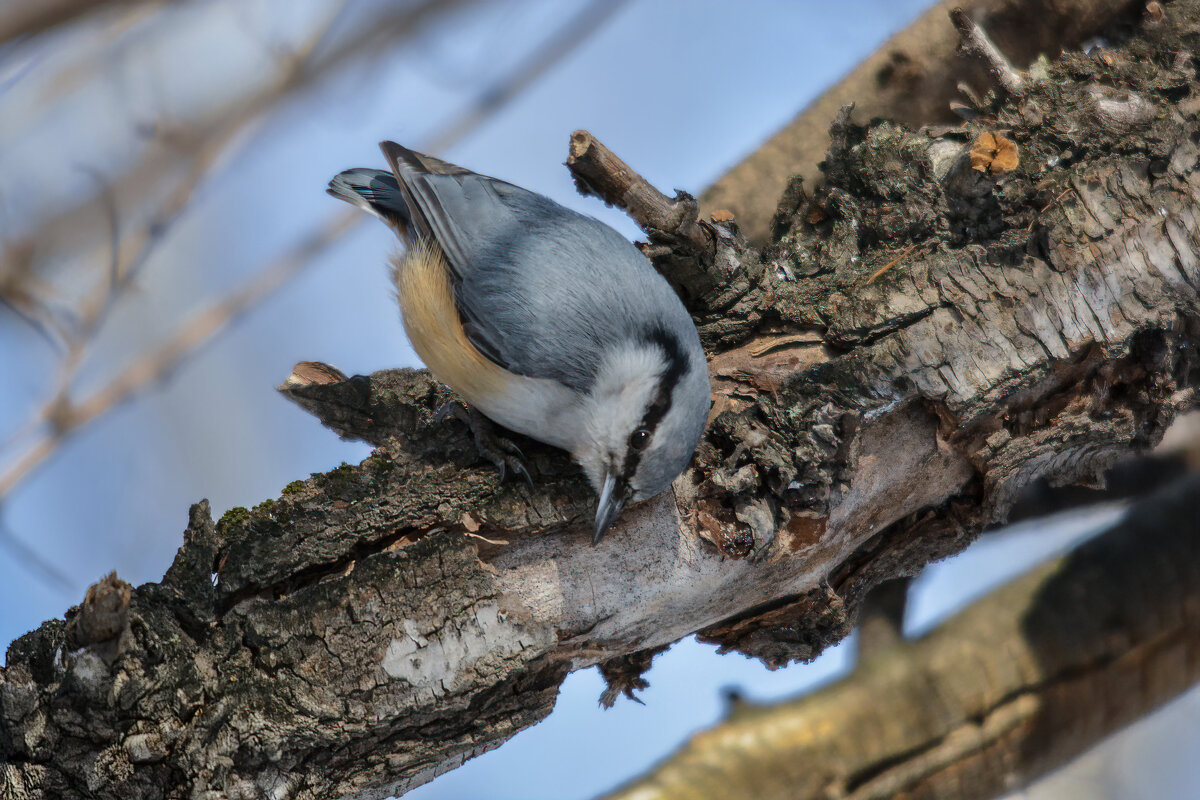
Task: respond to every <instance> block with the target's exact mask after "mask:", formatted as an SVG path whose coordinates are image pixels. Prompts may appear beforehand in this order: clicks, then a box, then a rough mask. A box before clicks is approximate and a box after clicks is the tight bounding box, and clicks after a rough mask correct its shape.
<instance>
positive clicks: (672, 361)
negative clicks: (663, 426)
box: [622, 326, 689, 482]
mask: <svg viewBox="0 0 1200 800" xmlns="http://www.w3.org/2000/svg"><path fill="white" fill-rule="evenodd" d="M642 339H643V341H645V342H646V343H648V344H653V345H656V346H658V347H659V348H660V349H661V350H662V351H663V356H664V357H665V360H666V362H667V368H666V369H665V370H663V374H662V375H661V376H659V379H658V386H656V387H655V390H654V400H653V401H651V403H650V405H649V406H648V407H647V408H646V413H645V414H644V415H643V416H642V421H641V423H639V424H638V426H637V427H636V428H634V434H633V435H631V436H630V438H629V444H630V447H629V453H628V455H627V456H626V458H625V469H624V470H623V471H622V477H623V478H624V479H625V481H626V482H628V481H629V480H630V479H632V478H633V476H634V474H635V473H636V472H637V468H638V464H639V463H641V460H642V453H643V452H644V446H643V447H642V448H638V447H633V436H634V435H636V434H637V432H638V431H642V430H645V431H648V432H649V433H650V436H651V437H653V436H654V432H655V431H656V430H657V429H658V424H659V423H660V422H662V420H663V417H665V416H666V415H667V412H668V411H670V410H671V389H672V388H673V387H674V386H675V384H677V383H678V382H679V379H680V378H682V377H683V376H684V375H685V374H687V371H688V368H689V364H688V361H687V358H686V357H684V355H683V348H682V347H681V346H680V345H679V339H677V338H676V337H675V335H674V334H673V333H671V332H670V331H668V330H666V329H665V328H661V327H657V326H656V327H654V328H651V329H650V330H648V331H646V332H645V333H644V334H643V336H642ZM647 441H649V439H647Z"/></svg>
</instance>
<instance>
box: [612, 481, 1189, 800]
mask: <svg viewBox="0 0 1200 800" xmlns="http://www.w3.org/2000/svg"><path fill="white" fill-rule="evenodd" d="M1197 520H1200V478H1197V477H1195V476H1192V477H1188V478H1185V479H1183V480H1181V481H1179V482H1177V483H1175V484H1174V485H1172V486H1170V487H1167V488H1165V489H1163V490H1160V491H1159V492H1157V493H1156V494H1155V495H1153V496H1151V497H1149V498H1147V499H1146V500H1145V501H1143V502H1141V503H1139V504H1137V505H1135V506H1134V507H1133V508H1132V509H1131V510H1130V512H1129V514H1128V515H1127V516H1126V518H1125V521H1124V522H1122V523H1121V524H1119V525H1118V526H1117V527H1115V528H1114V529H1113V530H1111V531H1109V532H1107V533H1105V534H1104V535H1102V536H1100V537H1099V538H1097V539H1095V540H1093V541H1091V542H1089V543H1087V544H1086V545H1084V546H1083V547H1080V548H1079V549H1078V550H1077V551H1075V552H1073V553H1071V554H1070V555H1069V556H1067V557H1065V558H1062V559H1059V560H1057V561H1055V562H1052V563H1049V564H1045V565H1043V566H1041V567H1039V568H1038V569H1036V570H1034V571H1033V572H1032V573H1031V574H1029V575H1026V576H1025V577H1023V578H1020V579H1019V580H1017V581H1014V582H1013V583H1011V584H1009V585H1008V586H1005V587H1003V588H1001V589H999V590H997V591H995V592H993V593H992V594H990V595H988V596H987V597H985V598H984V599H982V600H979V601H977V602H976V603H974V604H972V605H971V606H970V607H969V608H968V609H966V610H965V611H963V612H961V613H959V614H958V615H957V616H956V617H955V618H953V619H951V620H950V621H948V622H946V623H945V624H943V625H942V626H941V627H940V628H938V629H937V630H936V631H935V632H934V633H932V634H930V635H928V636H926V637H925V638H923V639H921V640H918V641H915V642H910V643H903V644H898V645H894V646H893V647H891V648H889V649H887V650H883V651H880V652H876V653H873V654H872V655H871V656H869V657H867V658H865V659H864V660H863V661H862V662H860V665H859V668H858V669H857V671H856V672H855V673H854V674H853V675H851V676H850V677H849V678H847V679H846V680H844V681H841V682H840V683H837V684H835V685H833V686H831V687H829V688H828V689H824V690H822V691H820V692H817V693H816V694H813V695H810V696H808V697H804V698H802V699H800V700H797V701H793V702H790V703H784V704H781V705H777V706H752V705H747V704H744V703H742V704H739V705H738V706H737V707H736V708H735V709H734V710H733V712H732V713H731V715H730V717H729V719H728V720H726V721H725V722H724V723H722V724H721V725H718V726H717V727H715V728H713V729H711V730H708V731H704V732H703V733H700V734H697V735H696V736H695V738H693V739H692V741H691V742H689V743H688V744H687V745H686V746H685V747H684V748H683V749H682V750H680V751H679V752H678V753H677V754H675V755H674V756H672V757H671V758H670V759H668V760H667V761H666V762H664V763H663V764H661V765H659V766H657V767H655V768H654V770H653V771H652V772H651V773H650V774H648V775H647V776H646V777H645V778H642V779H639V780H637V781H634V782H633V783H631V784H630V785H628V786H626V787H624V788H623V789H621V790H620V791H618V792H615V793H614V794H612V795H611V796H610V798H611V800H633V798H637V800H666V799H667V798H670V800H701V799H702V798H729V797H754V798H756V799H757V800H771V798H789V799H790V800H808V799H809V798H811V799H812V800H818V798H819V799H820V800H828V798H843V800H890V798H899V797H903V798H905V800H937V799H938V798H955V800H990V798H993V797H997V796H999V795H1001V794H1003V793H1005V792H1011V791H1013V790H1015V789H1017V788H1019V787H1020V786H1023V785H1025V784H1027V783H1028V782H1030V781H1032V780H1033V779H1034V778H1037V777H1038V776H1040V775H1042V774H1044V773H1045V772H1047V771H1048V770H1049V769H1051V768H1053V767H1056V766H1058V765H1060V764H1062V763H1064V762H1065V761H1066V760H1068V759H1070V758H1072V757H1074V756H1076V755H1078V754H1079V753H1080V752H1082V751H1083V750H1084V749H1086V748H1087V747H1089V746H1091V745H1093V744H1095V743H1096V742H1097V741H1099V740H1100V739H1101V738H1102V737H1104V736H1106V735H1108V734H1110V733H1112V732H1113V731H1115V730H1117V729H1118V728H1120V727H1121V726H1123V725H1126V724H1128V723H1129V722H1131V721H1133V720H1135V719H1137V718H1138V717H1140V716H1142V715H1144V714H1146V713H1148V712H1149V711H1151V710H1153V709H1154V708H1156V707H1157V706H1159V705H1160V704H1162V703H1163V702H1165V701H1167V700H1169V699H1170V698H1172V697H1174V696H1175V695H1176V694H1178V693H1180V692H1182V691H1183V690H1185V689H1187V688H1188V687H1189V686H1191V685H1192V684H1194V683H1195V682H1196V681H1197V680H1200V533H1198V532H1197Z"/></svg>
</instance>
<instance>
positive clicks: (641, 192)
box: [567, 130, 712, 252]
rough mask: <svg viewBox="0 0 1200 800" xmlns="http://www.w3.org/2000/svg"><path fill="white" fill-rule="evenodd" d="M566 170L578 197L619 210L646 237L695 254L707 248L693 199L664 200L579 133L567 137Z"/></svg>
mask: <svg viewBox="0 0 1200 800" xmlns="http://www.w3.org/2000/svg"><path fill="white" fill-rule="evenodd" d="M567 168H568V169H569V170H571V175H572V176H574V178H575V188H576V189H578V190H579V192H580V194H583V195H593V196H595V197H598V198H600V199H601V200H603V201H604V202H605V203H608V204H609V205H615V206H617V207H618V208H621V209H623V210H624V211H625V212H626V213H628V214H629V216H630V217H632V218H633V221H634V222H636V223H637V224H638V225H639V226H640V227H641V228H642V230H644V231H646V232H647V234H650V233H652V232H657V233H665V234H669V235H671V236H674V237H677V238H678V239H679V240H680V241H681V242H683V243H686V244H688V245H690V246H691V247H692V248H693V249H694V250H695V251H696V252H703V251H705V250H708V249H710V248H711V246H712V242H711V240H710V239H709V237H708V234H706V233H705V232H704V230H703V229H702V228H701V227H700V224H699V212H698V208H697V205H696V200H695V198H693V197H691V196H690V195H687V194H678V195H676V196H675V197H674V198H671V197H667V196H666V195H665V194H663V193H662V192H660V191H659V190H658V189H656V188H655V187H654V186H653V185H652V184H651V183H650V182H649V181H647V180H646V179H645V178H643V177H642V176H641V175H639V174H638V173H637V171H636V170H634V169H633V167H631V166H629V165H628V164H626V163H625V162H624V161H623V160H621V158H620V157H618V156H617V154H616V153H614V152H613V151H612V150H609V149H608V148H607V147H606V146H605V145H604V143H602V142H601V141H600V140H599V139H597V138H596V137H595V136H593V135H592V134H591V133H589V132H587V131H583V130H579V131H575V132H574V133H572V134H571V144H570V153H569V155H568V156H567Z"/></svg>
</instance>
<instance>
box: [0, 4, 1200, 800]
mask: <svg viewBox="0 0 1200 800" xmlns="http://www.w3.org/2000/svg"><path fill="white" fill-rule="evenodd" d="M1198 19H1200V0H1180V1H1179V2H1177V3H1174V4H1171V5H1169V6H1168V7H1167V11H1166V13H1165V15H1164V16H1163V17H1162V18H1160V19H1156V20H1153V21H1151V22H1148V23H1147V24H1146V25H1145V26H1144V27H1143V28H1142V30H1141V31H1140V33H1139V34H1138V36H1137V37H1135V38H1134V39H1132V40H1131V41H1129V42H1128V43H1127V45H1126V46H1125V47H1124V48H1123V49H1114V50H1106V51H1103V52H1102V53H1099V54H1096V55H1094V56H1082V55H1071V56H1067V57H1065V58H1064V59H1062V60H1060V61H1059V62H1057V63H1055V64H1053V65H1050V66H1047V67H1046V68H1045V70H1044V72H1035V73H1032V74H1031V75H1030V76H1029V77H1028V79H1027V80H1026V81H1025V85H1024V90H1023V93H1022V95H1021V97H1020V98H1017V99H1014V100H1010V101H1007V102H1000V101H999V100H997V101H994V102H993V101H988V104H987V105H986V106H983V107H981V109H980V114H979V118H978V120H977V121H976V122H975V123H973V124H971V125H969V126H967V127H965V128H963V129H955V130H950V131H941V130H925V131H919V132H912V131H908V130H905V129H903V128H901V127H899V126H897V125H895V124H891V123H877V124H874V125H871V126H868V127H860V126H857V125H855V124H853V123H852V122H851V121H850V120H849V118H848V117H847V116H845V115H843V116H842V117H840V118H839V119H838V120H837V121H836V122H835V125H834V127H833V130H832V142H831V148H830V153H829V157H828V160H827V179H828V184H827V188H826V190H825V191H824V192H823V193H822V194H820V195H819V196H816V197H814V198H810V199H809V200H808V201H806V202H805V203H803V204H802V205H801V206H798V207H796V208H795V209H794V210H793V212H792V213H791V214H790V215H789V216H788V219H787V221H786V224H784V225H782V227H781V233H782V235H781V238H780V239H779V240H778V241H777V242H775V243H774V244H773V245H772V246H771V247H769V248H767V249H765V250H763V251H757V250H755V249H753V248H751V247H749V246H748V245H747V244H746V242H745V241H744V240H743V239H742V237H741V235H740V234H739V233H738V230H737V226H736V225H735V224H733V223H731V222H729V221H728V220H725V219H722V218H720V217H717V218H710V220H707V221H703V222H701V221H697V220H694V219H693V220H691V223H690V224H694V225H698V226H699V230H700V232H701V233H702V234H703V235H702V237H700V238H697V237H695V236H691V235H688V236H686V237H683V239H685V240H686V241H684V240H681V239H680V235H681V234H682V233H683V231H682V230H676V231H665V232H664V231H662V230H661V229H657V228H656V229H655V233H654V234H653V235H652V237H651V238H652V240H653V239H654V238H655V237H657V236H659V234H663V233H665V234H668V235H667V236H666V238H665V239H663V240H662V241H665V242H668V243H669V244H668V245H665V246H661V247H657V248H651V249H650V250H649V251H648V255H650V256H651V258H652V259H653V260H654V261H655V263H656V264H657V265H658V266H659V267H660V268H661V269H662V270H663V271H664V273H665V274H667V275H668V277H669V278H670V279H671V280H672V281H673V282H674V283H675V284H676V285H677V286H679V287H680V289H681V292H682V293H683V294H684V296H685V297H686V298H687V300H688V302H689V307H690V308H691V310H692V311H693V313H694V315H695V317H696V319H697V322H698V326H699V328H700V330H701V335H702V338H703V340H704V342H705V345H706V347H707V348H708V349H709V352H710V356H711V367H712V371H713V377H714V385H715V389H716V392H717V397H716V403H715V406H714V411H713V416H712V419H711V422H710V425H709V431H708V434H707V436H706V438H705V440H704V442H703V443H702V445H701V447H700V450H699V452H698V454H697V457H696V460H695V463H694V465H693V467H692V469H690V470H689V471H688V472H687V473H685V475H684V476H682V477H681V478H680V479H679V480H678V481H677V482H676V484H675V487H674V491H673V492H669V493H667V494H665V495H663V496H660V497H658V498H655V499H653V500H651V501H648V502H646V503H643V504H641V505H639V506H637V507H632V508H630V509H628V510H627V511H626V514H625V516H624V518H623V520H622V522H621V523H620V524H619V525H618V527H617V528H616V529H615V530H614V531H613V532H612V533H611V534H610V535H609V536H608V537H606V538H605V539H604V540H603V541H602V542H601V543H600V545H599V546H597V547H593V546H591V543H590V541H591V536H590V525H589V522H588V521H589V519H590V517H591V513H592V507H591V505H592V497H591V492H590V491H588V489H587V487H586V484H585V482H584V481H583V480H582V479H581V477H580V476H579V475H578V473H577V470H576V468H575V467H574V466H573V465H572V464H571V463H570V462H569V460H568V459H567V457H566V456H565V455H564V454H562V453H560V452H557V451H554V450H552V449H550V448H547V447H543V446H540V445H538V444H537V443H534V442H523V443H522V447H523V449H524V450H525V452H526V454H527V455H528V456H529V461H530V466H531V468H532V469H533V471H534V473H535V474H536V475H537V478H538V486H537V489H536V490H529V489H527V488H525V487H523V486H518V485H503V486H497V485H496V482H495V478H494V473H493V472H492V471H491V470H490V469H487V468H484V467H480V466H479V465H478V464H475V451H474V448H473V446H472V445H471V443H470V440H469V439H468V438H467V437H466V436H465V435H464V432H463V431H462V430H461V429H459V428H458V427H456V426H455V424H454V423H447V424H444V425H433V424H431V418H432V415H433V411H434V409H436V408H437V407H438V406H439V405H440V404H441V402H442V401H443V400H444V399H446V397H447V394H446V392H445V390H444V389H442V388H440V387H438V386H437V385H436V384H435V383H434V382H433V381H432V380H431V379H430V378H429V377H428V376H427V375H426V374H425V373H423V372H416V371H411V370H389V371H384V372H381V373H376V374H375V375H372V376H366V377H363V376H357V377H354V378H349V379H343V378H344V376H343V375H341V373H339V372H338V371H337V370H334V369H332V368H327V367H323V366H314V365H311V364H310V365H308V366H307V367H305V368H302V369H298V370H297V372H296V373H295V374H294V375H293V379H292V380H290V381H289V383H288V384H285V386H284V387H282V390H283V391H284V392H285V394H287V396H289V397H291V398H292V399H294V400H296V402H298V403H300V404H301V405H302V406H304V407H305V408H307V409H308V410H310V411H312V412H313V413H314V414H316V415H317V416H318V417H320V418H321V419H322V420H323V421H324V422H326V424H328V425H329V426H330V427H331V428H333V429H334V430H335V431H337V432H338V433H339V434H341V435H344V436H351V437H358V438H362V439H365V440H367V441H370V442H372V443H373V444H375V445H377V449H376V451H375V452H374V453H373V454H372V455H371V457H369V458H368V459H366V460H365V461H364V462H363V463H362V464H359V465H356V466H349V465H344V466H342V467H340V468H338V469H335V470H333V471H331V472H329V473H326V474H323V475H314V476H313V477H312V478H310V479H309V480H307V481H303V482H296V483H295V484H292V485H290V486H289V487H287V488H286V489H285V490H284V493H283V494H282V495H281V496H280V497H279V498H278V499H275V500H269V501H266V502H264V503H263V504H261V505H259V506H257V507H255V508H254V509H252V510H246V509H234V510H232V511H231V512H229V513H227V514H226V515H225V516H224V517H222V519H221V521H220V522H218V523H217V524H215V525H214V524H213V523H212V521H211V519H210V518H209V515H208V510H207V506H206V505H204V504H200V505H197V506H196V507H195V508H193V510H192V515H191V520H190V524H189V527H188V530H187V532H186V534H185V542H184V545H183V546H182V547H181V549H180V551H179V554H178V556H177V557H176V560H175V563H174V564H173V565H172V567H171V569H170V570H169V571H168V572H167V575H166V576H165V578H164V580H163V581H162V582H161V583H157V584H147V585H144V586H141V587H138V588H136V589H135V590H133V592H132V596H131V599H130V601H129V605H128V608H127V610H126V620H127V631H126V632H125V633H124V634H122V638H121V642H122V644H121V647H120V648H119V653H118V654H117V655H116V656H115V658H114V659H113V660H112V662H111V663H108V662H106V661H105V660H104V659H102V658H100V657H99V656H98V655H97V653H96V651H95V647H93V646H92V645H87V644H81V643H79V642H73V641H72V640H71V639H70V638H69V636H68V631H69V630H70V629H71V628H72V626H74V625H75V624H76V623H75V619H76V617H77V615H78V614H79V613H81V612H79V611H78V610H76V609H72V610H71V611H69V612H68V613H67V615H66V618H65V620H54V621H50V622H47V623H45V624H44V625H43V626H42V627H41V628H39V629H38V630H36V631H34V632H32V633H30V634H27V635H26V636H24V637H22V638H21V639H19V640H17V641H16V642H14V644H13V646H12V647H11V648H10V650H9V654H8V662H7V666H6V667H5V668H4V669H3V671H0V763H2V765H0V787H3V788H2V789H0V791H2V792H3V793H4V796H13V797H85V796H86V797H100V798H118V797H119V798H122V800H132V799H133V798H143V797H144V798H159V797H170V798H176V797H200V798H205V800H223V799H224V798H242V797H260V796H264V795H265V796H269V797H272V798H277V799H278V800H285V799H288V800H291V799H293V798H295V799H299V798H305V799H307V798H329V797H353V798H375V797H384V796H387V795H388V794H390V793H399V792H403V791H404V790H406V789H408V788H410V787H412V786H415V785H418V784H420V783H422V782H424V781H426V780H428V779H430V778H431V777H433V776H434V775H436V774H438V773H440V772H443V771H445V770H447V769H451V768H453V767H454V766H457V765H458V764H459V763H461V762H462V761H463V760H465V759H466V758H469V757H471V756H473V755H476V754H478V753H480V752H483V751H484V750H487V749H489V748H492V747H495V746H497V745H498V744H500V743H501V742H503V741H504V740H505V739H506V738H508V737H509V736H511V735H512V734H513V733H515V732H516V731H518V730H520V729H521V728H523V727H526V726H528V725H531V724H533V723H534V722H536V721H537V720H539V719H541V718H542V717H543V716H545V714H547V713H549V711H550V709H551V708H552V706H553V702H554V696H555V693H556V691H557V686H558V684H559V682H560V681H561V680H562V678H563V677H564V676H565V675H566V673H567V672H568V671H570V670H572V669H580V668H583V667H587V666H590V665H594V664H602V663H608V664H609V667H608V672H609V673H610V674H612V675H617V676H619V677H620V682H621V685H618V686H617V690H618V691H621V690H623V689H624V688H625V687H626V686H635V685H636V682H637V680H638V676H637V674H636V673H637V670H638V669H639V668H640V665H644V664H645V663H648V661H649V658H648V657H647V656H645V655H640V656H639V655H637V654H639V653H644V652H645V651H651V650H654V649H656V648H660V647H662V646H665V645H668V644H670V643H671V642H674V641H676V640H677V639H679V638H680V637H682V636H685V635H687V634H690V633H693V632H700V634H701V636H702V637H704V638H705V639H707V640H709V641H713V642H716V643H718V644H720V645H721V646H722V648H723V649H725V650H737V651H740V652H743V653H746V654H748V655H753V656H756V657H759V658H761V659H763V660H764V661H765V662H766V663H767V664H768V665H770V666H772V667H778V666H782V665H784V664H786V663H789V662H790V661H794V660H803V659H807V658H811V657H813V656H815V655H816V654H817V653H819V652H820V651H821V650H822V649H823V648H824V647H826V646H828V645H830V644H832V643H833V642H836V641H837V640H839V639H840V638H841V637H843V636H844V635H845V634H846V633H847V632H848V631H849V629H850V628H851V626H852V624H853V621H854V618H855V615H856V613H857V608H858V605H859V603H860V602H861V599H862V597H863V596H864V595H865V594H866V593H867V592H868V591H870V589H871V588H872V587H873V586H874V585H876V584H878V583H880V582H882V581H885V580H890V579H893V578H897V577H902V576H906V575H912V574H915V573H916V572H917V571H919V570H920V569H921V567H922V566H923V565H924V564H926V563H928V562H929V561H930V560H931V559H934V558H941V557H944V556H946V555H948V554H950V553H953V552H955V551H957V550H959V549H961V548H962V547H963V546H965V545H966V544H967V543H968V542H969V541H970V540H971V538H972V537H973V536H974V535H976V534H977V533H978V531H979V530H981V529H982V527H983V526H985V525H987V524H989V523H992V522H995V521H998V520H1000V519H1002V518H1003V517H1004V515H1005V514H1006V513H1007V512H1008V509H1009V508H1010V506H1011V505H1012V504H1013V502H1014V500H1015V499H1016V498H1017V497H1018V496H1019V495H1020V493H1021V492H1022V490H1023V489H1024V488H1025V487H1026V486H1028V485H1030V484H1031V483H1033V482H1035V481H1049V482H1051V483H1078V482H1090V481H1095V480H1097V476H1098V475H1100V474H1101V472H1102V471H1103V470H1104V469H1105V468H1106V467H1107V466H1108V465H1110V464H1111V463H1112V462H1113V461H1114V460H1115V459H1116V458H1117V457H1119V456H1121V455H1123V454H1127V453H1130V452H1133V451H1137V450H1140V449H1144V448H1147V447H1149V446H1151V445H1153V444H1154V443H1155V442H1156V441H1157V440H1158V438H1159V437H1160V436H1161V434H1162V431H1163V429H1164V428H1165V427H1166V425H1167V424H1168V423H1169V422H1170V421H1171V419H1172V418H1173V416H1174V415H1175V414H1176V413H1177V412H1178V411H1180V410H1182V409H1185V408H1188V407H1191V406H1193V405H1195V404H1196V399H1195V387H1196V385H1197V383H1198V382H1200V371H1198V370H1197V361H1196V357H1195V355H1194V353H1195V348H1196V346H1197V344H1200V302H1198V297H1197V287H1198V286H1200V258H1198V257H1197V256H1196V252H1197V246H1196V244H1197V242H1196V237H1197V235H1198V234H1197V230H1198V226H1197V224H1196V223H1197V220H1196V217H1197V213H1200V212H1198V210H1197V204H1198V200H1200V172H1198V171H1197V161H1198V159H1200V151H1198V150H1197V147H1196V144H1195V141H1196V140H1197V139H1198V138H1200V118H1198V115H1200V104H1198V103H1197V102H1196V101H1195V99H1194V98H1196V97H1200V85H1198V84H1197V80H1196V74H1195V71H1194V70H1193V67H1192V62H1191V56H1190V55H1189V53H1190V51H1188V50H1187V45H1186V44H1185V43H1187V42H1191V41H1194V37H1195V36H1196V35H1197V33H1200V28H1198V27H1197V23H1196V22H1195V20H1198ZM1181 53H1184V54H1185V55H1182V56H1181V55H1180V54H1181ZM1147 107H1148V108H1151V109H1153V114H1148V113H1145V111H1144V109H1145V108H1147ZM998 130H1003V131H1005V134H1004V135H1005V136H1006V137H1007V138H1008V139H1010V140H1011V141H1012V142H1013V143H1015V145H1016V147H1017V148H1018V152H1019V162H1018V164H1017V165H1016V168H1015V169H1005V170H1003V171H998V170H994V169H987V170H984V171H982V172H981V171H979V170H976V169H972V167H971V159H970V150H971V146H972V143H973V142H975V141H976V139H977V138H978V137H979V136H980V135H981V134H983V133H988V132H994V131H998ZM589 185H590V186H592V187H593V188H595V185H596V184H594V183H592V182H590V181H589ZM677 200H679V199H678V198H677ZM630 210H636V209H634V208H631V209H630ZM680 221H681V222H680V224H684V223H685V222H687V221H688V218H687V217H686V216H684V217H680ZM668 227H670V225H668ZM672 236H674V237H675V238H672ZM672 243H673V244H672ZM906 251H907V252H908V255H907V256H904V257H902V258H898V256H899V255H902V254H903V253H905V252H906ZM884 267H887V269H886V270H885V269H884ZM614 659H621V660H620V661H617V662H616V663H612V662H613V660H614Z"/></svg>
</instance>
